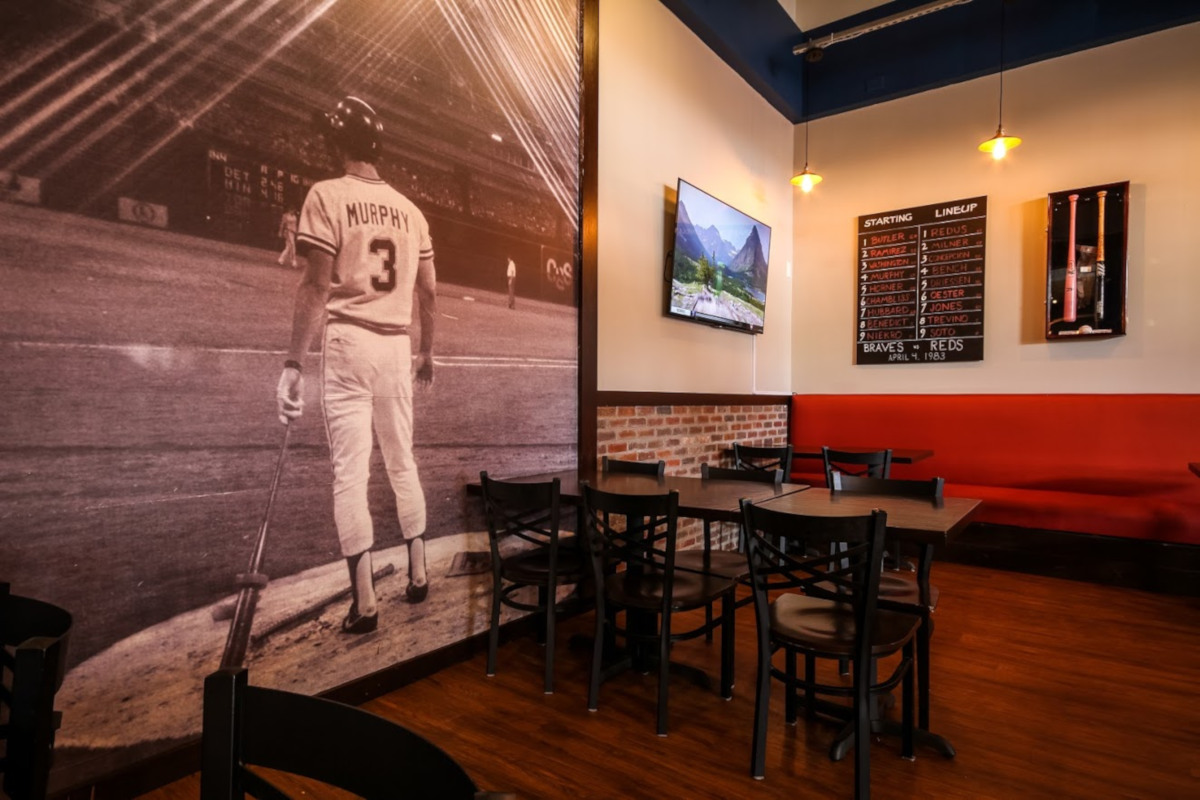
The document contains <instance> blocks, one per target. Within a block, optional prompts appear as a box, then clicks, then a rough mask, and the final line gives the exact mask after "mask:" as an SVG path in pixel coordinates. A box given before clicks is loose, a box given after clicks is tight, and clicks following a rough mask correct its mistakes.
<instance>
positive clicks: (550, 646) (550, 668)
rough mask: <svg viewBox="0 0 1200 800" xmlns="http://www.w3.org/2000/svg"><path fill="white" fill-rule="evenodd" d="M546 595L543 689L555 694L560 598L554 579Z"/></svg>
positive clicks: (547, 692)
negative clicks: (556, 625)
mask: <svg viewBox="0 0 1200 800" xmlns="http://www.w3.org/2000/svg"><path fill="white" fill-rule="evenodd" d="M546 596H547V599H546V603H545V609H546V677H545V682H544V685H543V687H542V691H543V692H545V693H546V694H554V622H555V620H554V617H555V612H556V609H555V605H556V602H555V601H556V600H557V599H558V587H557V586H555V585H554V581H551V582H550V585H549V586H548V587H546Z"/></svg>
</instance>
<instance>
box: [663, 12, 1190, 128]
mask: <svg viewBox="0 0 1200 800" xmlns="http://www.w3.org/2000/svg"><path fill="white" fill-rule="evenodd" d="M797 2H804V0H797ZM928 2H929V0H894V1H893V2H889V3H885V4H883V5H881V6H877V7H875V8H872V9H870V10H868V11H864V12H862V13H860V14H856V15H854V16H851V17H846V18H845V19H840V20H837V21H835V22H832V23H829V24H827V25H822V26H821V27H818V28H813V29H812V30H807V31H802V30H800V28H799V27H797V25H796V23H795V22H794V21H793V20H792V18H791V17H790V16H789V15H788V13H787V12H786V11H784V10H783V7H782V6H780V5H779V0H662V3H663V5H665V6H666V7H667V8H669V9H670V10H671V11H673V12H674V13H675V15H676V16H678V17H679V18H680V19H681V20H682V21H683V22H684V24H686V25H687V26H688V27H689V28H691V30H692V31H693V32H694V33H695V34H696V35H697V36H699V37H700V39H701V40H702V41H704V42H705V44H707V45H708V46H709V47H710V48H712V50H713V51H714V52H715V53H716V54H717V55H719V56H720V57H721V58H722V59H724V60H725V62H726V63H728V64H729V65H730V66H731V67H733V69H734V70H736V71H737V72H738V74H740V75H741V76H742V77H743V78H744V79H745V80H746V82H747V83H749V84H750V85H751V86H752V87H754V89H756V90H757V91H758V92H759V93H760V94H761V95H762V96H763V97H764V98H766V99H767V100H768V101H769V102H770V103H771V104H772V105H773V106H774V107H775V108H777V109H778V110H779V112H780V113H781V114H783V115H784V116H785V117H787V118H788V119H789V120H791V121H792V122H803V121H805V120H807V119H816V118H818V117H825V116H829V115H831V114H839V113H841V112H843V111H850V110H851V109H855V108H861V107H863V106H869V105H872V104H874V103H880V102H883V101H886V100H892V99H895V98H897V97H904V96H906V95H910V94H916V93H918V92H923V91H926V90H928V89H934V88H937V87H939V86H946V85H949V84H952V83H958V82H960V81H965V80H970V79H972V78H978V77H980V76H983V75H988V74H992V73H995V72H997V71H998V70H999V69H1000V66H1001V45H1002V44H1003V64H1004V68H1005V69H1009V68H1012V67H1017V66H1021V65H1024V64H1031V63H1033V62H1036V61H1041V60H1043V59H1047V58H1054V57H1056V56H1061V55H1065V54H1067V53H1073V52H1076V51H1078V50H1086V49H1087V48H1090V47H1097V46H1099V45H1103V44H1109V43H1111V42H1115V41H1119V40H1121V39H1128V38H1131V37H1134V36H1141V35H1143V34H1146V33H1151V32H1153V31H1157V30H1163V29H1165V28H1171V27H1174V26H1177V25H1184V24H1187V23H1191V22H1196V21H1198V20H1200V0H972V1H971V2H969V3H967V4H965V5H960V6H952V7H950V8H946V9H943V10H941V11H937V12H935V13H931V14H927V15H925V16H922V17H918V18H916V19H913V20H909V21H907V22H901V23H898V24H896V25H893V26H891V27H888V28H884V29H882V30H878V31H874V32H872V33H868V34H864V35H862V36H859V37H858V38H856V39H851V40H849V41H845V42H839V43H837V44H833V45H831V46H830V47H828V48H827V49H825V50H824V52H823V53H822V56H821V58H820V60H818V61H809V60H808V59H806V57H805V56H804V55H799V56H797V55H793V54H792V48H793V47H794V46H795V45H797V44H801V43H803V42H806V41H808V40H810V39H820V38H821V37H828V36H829V35H830V34H831V33H837V32H839V31H844V30H846V29H848V28H852V27H854V26H856V25H860V24H863V23H867V22H871V21H873V20H878V19H882V18H884V17H889V16H892V15H894V14H897V13H899V12H903V11H907V10H909V9H912V8H915V7H917V6H922V5H926V4H927V3H928ZM1002 3H1003V20H1004V25H1003V31H1004V36H1003V40H1002V38H1001V30H1002V28H1001V15H1002V8H1001V4H1002ZM1129 68H1130V69H1137V65H1136V64H1130V65H1129Z"/></svg>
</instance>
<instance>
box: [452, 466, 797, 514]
mask: <svg viewBox="0 0 1200 800" xmlns="http://www.w3.org/2000/svg"><path fill="white" fill-rule="evenodd" d="M554 478H558V479H559V481H560V482H561V485H560V487H559V492H560V496H561V497H562V499H563V500H564V501H566V502H569V503H578V502H580V501H581V500H582V498H583V492H582V490H581V489H580V488H579V484H580V483H581V482H582V481H585V480H586V481H587V482H588V483H589V484H590V485H591V486H592V488H594V489H600V490H601V491H604V492H615V493H619V494H665V493H667V492H670V491H676V492H679V515H680V516H681V517H696V518H698V519H708V520H714V521H730V522H736V521H737V520H739V519H741V506H740V501H741V499H742V498H743V497H744V498H747V499H749V500H751V501H753V502H756V503H757V502H761V501H764V500H770V499H771V498H774V497H782V496H784V495H787V494H791V493H793V492H802V491H804V490H805V489H807V488H808V484H805V483H784V484H781V485H779V486H774V485H772V484H769V483H758V482H756V481H733V480H721V479H715V478H709V479H707V480H706V479H704V478H700V477H694V476H686V475H667V476H665V477H664V478H662V479H661V480H659V479H658V478H655V477H654V476H653V475H629V474H625V473H600V472H599V471H594V472H588V471H582V470H573V469H572V470H563V471H561V472H545V473H542V474H540V475H522V476H519V477H515V478H504V479H503V480H509V481H518V482H530V483H534V482H538V481H549V480H553V479H554ZM469 488H472V490H473V491H478V489H479V484H478V483H476V484H473V487H471V486H470V485H469Z"/></svg>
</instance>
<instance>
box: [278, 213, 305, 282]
mask: <svg viewBox="0 0 1200 800" xmlns="http://www.w3.org/2000/svg"><path fill="white" fill-rule="evenodd" d="M299 224H300V217H299V215H298V214H297V213H296V209H294V208H286V209H284V211H283V215H282V216H281V217H280V218H279V234H278V235H279V238H280V239H282V240H283V250H282V251H280V253H279V258H277V259H275V263H276V264H278V265H279V266H281V267H289V268H291V269H295V268H296V267H297V266H298V265H297V263H296V228H297V227H298V226H299Z"/></svg>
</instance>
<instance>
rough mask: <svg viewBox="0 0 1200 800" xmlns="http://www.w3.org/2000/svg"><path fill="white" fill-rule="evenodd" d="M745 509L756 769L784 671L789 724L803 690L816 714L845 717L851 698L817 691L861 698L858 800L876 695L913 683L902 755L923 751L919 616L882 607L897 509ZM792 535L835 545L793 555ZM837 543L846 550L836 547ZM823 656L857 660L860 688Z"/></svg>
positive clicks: (907, 694) (758, 772) (758, 773)
mask: <svg viewBox="0 0 1200 800" xmlns="http://www.w3.org/2000/svg"><path fill="white" fill-rule="evenodd" d="M742 513H743V516H744V523H743V524H744V527H745V531H746V551H747V558H748V560H749V564H750V582H751V586H752V587H753V591H754V617H755V621H756V624H757V631H758V675H757V683H756V692H755V706H754V743H753V747H752V751H751V774H752V775H753V776H754V777H755V778H759V779H761V778H763V777H764V775H765V771H766V737H767V712H768V709H769V707H770V692H771V679H772V678H776V679H778V680H781V681H782V682H783V684H784V686H785V691H786V695H785V697H786V702H785V718H786V719H787V721H788V723H792V722H795V720H796V715H797V691H803V693H804V709H805V714H806V716H807V717H808V718H810V719H814V718H817V717H818V716H823V715H832V716H834V717H835V718H837V719H839V720H844V719H845V711H846V710H847V709H846V707H845V706H844V705H838V704H834V703H830V702H828V701H825V700H823V698H818V697H817V695H828V696H834V697H847V696H848V697H850V698H851V707H850V709H849V710H850V712H851V722H850V724H851V725H852V726H853V737H854V793H855V797H856V798H866V797H869V796H870V770H871V762H870V742H871V733H872V731H873V729H874V720H873V718H872V714H871V703H870V698H871V697H872V696H873V695H880V694H882V693H885V692H889V691H891V690H892V689H893V688H895V687H896V686H897V685H901V684H902V685H903V695H904V701H903V702H904V709H903V725H902V733H903V736H902V744H901V754H902V755H904V756H906V757H911V756H912V752H913V708H912V706H913V703H912V701H913V676H912V661H913V640H914V638H915V635H916V629H917V627H918V625H919V621H918V619H917V618H916V617H914V616H913V615H911V614H906V613H901V612H893V611H883V610H880V609H879V608H878V606H877V603H878V592H879V574H880V568H881V565H882V560H883V535H884V530H885V529H886V526H887V515H886V514H884V512H882V511H875V512H873V513H872V514H870V515H868V516H859V517H812V516H802V515H798V514H788V513H784V512H779V511H772V510H770V509H766V508H763V507H761V506H756V505H754V504H752V503H750V502H749V501H746V500H743V501H742ZM789 539H801V540H803V541H805V542H808V543H810V544H811V543H816V544H820V545H826V546H825V547H823V548H822V549H821V552H820V553H819V554H817V555H809V554H807V553H805V552H804V551H803V550H798V552H797V554H792V553H789V552H787V551H788V550H789V549H790V548H785V547H781V546H780V543H782V542H786V541H788V540H789ZM836 542H842V543H845V544H846V547H845V548H844V549H841V550H834V549H832V548H831V547H830V546H831V545H833V544H834V543H836ZM789 590H790V591H789ZM797 590H800V591H803V592H804V594H798V593H797ZM769 593H770V594H769ZM771 596H774V599H771ZM780 650H782V651H783V652H784V667H783V668H782V669H780V668H779V667H777V666H775V665H774V664H773V663H772V656H773V655H774V654H775V653H777V652H778V651H780ZM898 652H899V653H901V658H900V659H899V661H898V663H897V664H896V667H895V669H894V670H893V671H892V672H891V674H890V675H889V676H888V677H887V678H885V679H884V680H874V679H873V671H874V666H875V664H876V660H877V659H879V658H883V657H886V656H890V655H893V654H895V653H898ZM797 656H803V657H804V674H803V676H800V675H799V674H798V673H797V669H796V661H797ZM818 658H833V659H837V658H846V659H848V660H849V661H850V662H851V663H852V664H853V676H852V680H851V685H850V686H846V685H845V684H844V683H841V682H839V683H821V682H820V681H819V680H818V678H817V674H816V660H817V659H818ZM831 757H832V753H831Z"/></svg>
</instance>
